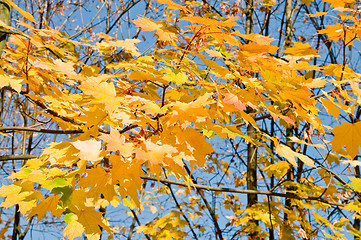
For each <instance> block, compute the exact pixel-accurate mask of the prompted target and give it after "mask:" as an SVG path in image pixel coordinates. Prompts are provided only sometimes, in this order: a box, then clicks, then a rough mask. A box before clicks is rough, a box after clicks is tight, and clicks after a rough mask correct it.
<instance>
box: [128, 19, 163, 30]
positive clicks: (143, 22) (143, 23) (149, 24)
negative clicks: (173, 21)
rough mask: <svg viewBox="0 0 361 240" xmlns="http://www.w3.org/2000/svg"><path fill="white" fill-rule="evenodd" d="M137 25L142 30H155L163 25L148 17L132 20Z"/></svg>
mask: <svg viewBox="0 0 361 240" xmlns="http://www.w3.org/2000/svg"><path fill="white" fill-rule="evenodd" d="M132 22H133V23H134V24H135V25H136V26H137V27H139V28H141V29H142V30H143V31H149V32H152V31H157V30H160V29H161V28H162V27H163V25H162V24H159V23H156V22H155V21H154V20H153V19H150V18H142V17H140V18H138V19H135V20H133V21H132Z"/></svg>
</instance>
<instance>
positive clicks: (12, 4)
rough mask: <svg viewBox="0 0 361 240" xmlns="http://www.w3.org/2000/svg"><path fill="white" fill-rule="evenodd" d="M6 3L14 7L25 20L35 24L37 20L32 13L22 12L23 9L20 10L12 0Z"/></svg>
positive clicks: (7, 0)
mask: <svg viewBox="0 0 361 240" xmlns="http://www.w3.org/2000/svg"><path fill="white" fill-rule="evenodd" d="M6 2H7V3H8V4H9V5H10V6H12V7H13V8H15V9H16V10H17V11H18V12H19V13H20V14H21V15H23V17H24V18H26V19H28V20H30V21H32V22H33V23H35V19H34V17H33V16H32V15H31V14H30V13H28V12H26V11H24V10H22V9H21V8H19V7H18V6H17V5H16V4H15V3H13V2H12V1H11V0H6Z"/></svg>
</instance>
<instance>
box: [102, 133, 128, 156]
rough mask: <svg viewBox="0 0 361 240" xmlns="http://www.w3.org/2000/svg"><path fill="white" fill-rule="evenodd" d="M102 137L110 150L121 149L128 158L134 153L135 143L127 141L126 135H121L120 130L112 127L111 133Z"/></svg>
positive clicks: (122, 153) (121, 152)
mask: <svg viewBox="0 0 361 240" xmlns="http://www.w3.org/2000/svg"><path fill="white" fill-rule="evenodd" d="M100 139H101V140H103V141H104V142H106V145H107V149H108V150H109V151H119V152H120V154H121V155H122V156H123V157H125V158H128V157H130V156H132V154H133V151H134V145H133V143H127V142H126V139H125V136H124V135H120V133H119V131H118V130H116V129H114V128H111V129H110V134H102V135H101V136H100Z"/></svg>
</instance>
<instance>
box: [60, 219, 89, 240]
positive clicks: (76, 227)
mask: <svg viewBox="0 0 361 240" xmlns="http://www.w3.org/2000/svg"><path fill="white" fill-rule="evenodd" d="M77 220H78V217H77V216H76V215H75V214H74V215H72V216H71V219H70V220H69V221H68V226H66V227H65V229H64V231H63V234H64V236H66V237H68V238H69V239H70V240H73V239H74V238H76V237H80V236H81V235H82V234H83V232H84V227H83V225H81V224H80V223H79V222H78V221H77Z"/></svg>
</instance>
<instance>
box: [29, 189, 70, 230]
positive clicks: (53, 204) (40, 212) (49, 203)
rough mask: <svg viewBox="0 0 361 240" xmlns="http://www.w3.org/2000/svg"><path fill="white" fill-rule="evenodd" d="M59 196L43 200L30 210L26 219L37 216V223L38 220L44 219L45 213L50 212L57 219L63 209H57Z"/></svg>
mask: <svg viewBox="0 0 361 240" xmlns="http://www.w3.org/2000/svg"><path fill="white" fill-rule="evenodd" d="M60 198H61V196H59V195H51V196H49V197H47V198H46V199H45V200H43V201H41V202H40V203H39V204H38V205H37V206H36V207H34V208H32V209H31V212H30V213H29V215H28V217H29V218H30V217H32V216H34V215H37V216H38V223H39V221H40V219H42V218H44V216H45V213H47V212H48V211H51V213H52V214H53V216H57V217H59V216H60V215H61V213H62V212H63V211H64V210H63V209H58V202H59V199H60Z"/></svg>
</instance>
